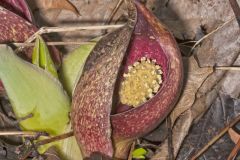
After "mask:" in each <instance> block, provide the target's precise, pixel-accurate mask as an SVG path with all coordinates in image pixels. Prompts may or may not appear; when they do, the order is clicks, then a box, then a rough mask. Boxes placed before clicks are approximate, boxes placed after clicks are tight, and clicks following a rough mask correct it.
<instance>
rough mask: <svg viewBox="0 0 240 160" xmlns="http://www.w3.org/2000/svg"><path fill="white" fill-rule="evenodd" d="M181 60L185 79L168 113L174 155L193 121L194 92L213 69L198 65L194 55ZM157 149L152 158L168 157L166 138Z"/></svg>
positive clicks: (153, 159) (155, 159)
mask: <svg viewBox="0 0 240 160" xmlns="http://www.w3.org/2000/svg"><path fill="white" fill-rule="evenodd" d="M183 62H184V63H183V64H184V71H185V73H184V75H185V76H184V77H187V79H185V81H184V86H183V88H184V89H183V93H182V95H181V97H180V99H179V102H178V103H177V105H176V107H175V108H174V110H173V111H172V113H171V114H170V117H171V121H172V125H173V133H172V137H173V147H174V149H173V150H174V157H176V156H177V153H178V150H179V148H180V146H181V144H182V141H183V139H184V138H185V136H186V135H187V133H188V128H189V127H190V126H191V124H192V122H193V119H194V116H193V114H192V111H191V107H192V105H193V104H194V102H195V99H196V92H197V91H198V89H199V87H201V85H202V84H203V82H204V81H205V79H206V78H207V77H208V76H209V75H210V74H211V73H213V71H214V70H213V68H212V67H206V68H201V67H199V65H198V63H197V61H196V59H195V58H194V56H191V57H189V58H184V59H183ZM177 119H178V120H177ZM176 120H177V121H176ZM175 121H176V122H175ZM158 150H159V151H158V152H157V153H156V154H155V155H154V156H153V157H152V160H157V159H158V158H159V157H161V158H162V159H168V142H167V140H165V141H164V142H163V144H162V145H161V146H160V147H159V149H158Z"/></svg>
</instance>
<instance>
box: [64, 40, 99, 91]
mask: <svg viewBox="0 0 240 160" xmlns="http://www.w3.org/2000/svg"><path fill="white" fill-rule="evenodd" d="M94 46H95V44H84V45H81V46H80V47H79V48H77V49H76V50H74V51H73V52H72V53H70V54H68V55H67V56H66V57H65V58H64V59H63V63H62V67H61V69H60V79H61V81H62V83H63V85H64V88H65V89H66V91H67V92H68V94H69V95H72V93H73V90H74V88H75V86H76V83H77V81H78V79H79V77H80V76H81V74H82V70H83V67H84V64H85V61H86V59H87V57H88V56H89V54H90V52H91V51H92V49H93V48H94Z"/></svg>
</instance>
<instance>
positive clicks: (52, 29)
mask: <svg viewBox="0 0 240 160" xmlns="http://www.w3.org/2000/svg"><path fill="white" fill-rule="evenodd" d="M123 25H124V24H118V25H103V26H79V27H42V28H40V29H39V30H38V31H37V32H35V33H34V34H33V35H32V36H31V37H29V38H28V39H27V40H26V41H25V42H26V43H30V42H32V41H33V40H34V39H36V36H37V35H41V34H45V33H56V32H57V33H60V32H75V31H80V30H102V29H110V28H119V27H122V26H123Z"/></svg>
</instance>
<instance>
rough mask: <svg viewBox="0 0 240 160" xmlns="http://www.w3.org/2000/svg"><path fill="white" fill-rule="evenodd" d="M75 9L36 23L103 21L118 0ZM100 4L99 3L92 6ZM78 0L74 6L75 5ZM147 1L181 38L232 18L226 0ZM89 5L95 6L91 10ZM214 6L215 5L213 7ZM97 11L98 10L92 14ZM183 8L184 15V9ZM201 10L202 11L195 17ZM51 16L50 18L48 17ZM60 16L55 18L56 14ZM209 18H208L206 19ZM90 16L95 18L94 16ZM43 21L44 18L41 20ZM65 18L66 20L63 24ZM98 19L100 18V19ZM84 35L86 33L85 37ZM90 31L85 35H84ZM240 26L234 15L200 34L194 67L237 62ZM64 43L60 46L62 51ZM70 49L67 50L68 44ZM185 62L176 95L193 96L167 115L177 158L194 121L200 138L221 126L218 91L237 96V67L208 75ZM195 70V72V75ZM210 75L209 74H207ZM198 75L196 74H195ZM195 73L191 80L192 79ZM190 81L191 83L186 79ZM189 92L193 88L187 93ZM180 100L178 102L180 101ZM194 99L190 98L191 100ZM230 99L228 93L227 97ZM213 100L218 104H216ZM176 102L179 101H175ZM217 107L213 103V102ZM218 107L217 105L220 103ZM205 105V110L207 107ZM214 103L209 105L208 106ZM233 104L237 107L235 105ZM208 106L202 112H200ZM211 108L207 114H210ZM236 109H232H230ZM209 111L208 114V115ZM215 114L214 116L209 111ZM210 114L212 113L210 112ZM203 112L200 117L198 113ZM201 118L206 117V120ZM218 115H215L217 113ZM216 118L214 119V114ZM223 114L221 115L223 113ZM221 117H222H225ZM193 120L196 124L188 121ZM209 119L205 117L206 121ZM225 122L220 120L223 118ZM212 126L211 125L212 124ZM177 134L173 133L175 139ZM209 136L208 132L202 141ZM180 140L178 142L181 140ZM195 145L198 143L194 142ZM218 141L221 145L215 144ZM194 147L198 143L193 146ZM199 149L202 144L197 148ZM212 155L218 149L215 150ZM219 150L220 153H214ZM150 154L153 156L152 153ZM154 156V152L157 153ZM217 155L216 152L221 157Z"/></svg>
mask: <svg viewBox="0 0 240 160" xmlns="http://www.w3.org/2000/svg"><path fill="white" fill-rule="evenodd" d="M72 3H73V4H75V6H77V8H79V10H80V12H81V14H82V17H80V18H77V17H74V16H72V13H69V12H65V11H59V10H58V11H49V12H42V13H41V14H42V15H41V16H45V15H44V14H46V15H49V14H50V16H47V17H45V18H47V19H48V22H47V21H45V20H44V21H41V20H37V21H38V23H39V22H40V24H41V23H42V24H50V25H53V26H54V25H56V26H58V25H66V26H68V25H81V24H80V23H81V22H84V24H91V23H89V22H87V20H91V18H89V17H90V16H89V17H88V16H87V15H88V14H89V15H94V16H93V17H97V18H96V21H98V20H103V21H106V17H108V15H110V11H108V9H109V10H111V9H112V8H113V7H111V6H114V4H116V3H117V1H116V0H115V1H112V2H108V1H102V2H99V1H94V0H90V1H89V4H88V3H87V2H86V1H81V2H77V1H72ZM96 3H97V4H99V5H96ZM107 3H109V4H108V5H107V7H106V8H107V10H104V9H103V6H104V5H106V4H107ZM76 4H77V5H76ZM147 6H148V7H149V8H151V9H153V10H154V13H155V14H156V15H157V16H158V18H159V19H160V20H162V21H163V22H164V23H165V24H166V25H167V26H168V27H169V28H170V29H171V31H172V32H173V34H174V35H175V37H176V38H178V39H180V40H185V41H186V40H194V41H197V40H199V39H200V38H202V37H203V36H204V35H206V34H208V33H210V32H211V31H213V30H214V29H216V28H217V27H218V26H219V25H221V24H222V23H224V22H226V21H228V20H229V19H231V18H232V17H233V12H232V10H231V8H230V5H229V3H228V1H223V0H217V1H212V0H210V1H200V2H199V1H196V2H190V1H188V2H182V1H174V0H170V1H169V2H168V1H167V0H149V1H147ZM92 8H94V9H92ZM212 8H214V9H212ZM96 13H97V14H96ZM186 13H187V14H186ZM200 15H201V16H200ZM35 17H36V16H35ZM49 17H50V20H49ZM56 17H57V19H59V20H55V18H56ZM66 17H68V18H69V17H71V18H72V19H74V20H77V22H75V23H72V22H71V23H66V21H65V19H67V18H66ZM205 17H210V18H205ZM93 19H94V18H93ZM43 22H45V23H43ZM50 22H54V23H55V24H51V23H50ZM64 23H66V24H64ZM101 23H103V22H100V23H99V24H101ZM100 34H101V32H99V31H97V32H95V33H90V32H89V31H86V32H81V33H80V35H79V36H75V34H72V33H67V34H64V35H59V36H58V38H59V37H60V38H61V39H62V40H63V41H65V40H73V39H74V40H76V39H81V40H89V39H91V38H92V37H95V36H96V35H100ZM85 35H86V36H85ZM89 35H90V36H89ZM239 37H240V36H239V28H238V25H237V22H236V21H235V20H234V21H233V22H231V23H229V24H228V25H226V26H225V27H224V28H222V29H220V30H219V31H217V32H216V33H214V34H213V35H211V36H210V37H208V38H207V39H205V40H204V41H203V42H202V43H201V44H200V45H199V46H198V47H197V48H196V49H195V50H194V52H193V54H194V55H195V56H196V60H197V62H198V67H209V66H210V67H211V66H232V65H234V66H238V65H239V63H240V61H239V58H238V55H239V50H240V48H239V44H240V38H239ZM65 48H67V50H71V49H72V47H65ZM65 48H64V50H65ZM69 48H70V49H69ZM185 62H187V63H185V65H186V66H187V68H188V69H187V71H186V73H187V76H185V78H186V81H185V87H186V89H187V88H189V87H188V86H192V87H190V89H189V91H188V90H187V91H185V90H184V91H183V95H182V98H181V99H184V97H185V98H187V97H188V96H190V97H193V98H189V99H187V100H186V101H184V102H185V103H186V104H185V103H183V106H184V107H178V108H177V107H176V110H174V111H173V113H172V114H171V118H172V121H173V122H174V121H176V122H175V123H173V146H174V148H177V150H176V151H175V153H174V155H175V156H176V155H177V153H178V150H179V149H180V148H181V149H180V152H179V155H178V159H182V158H183V156H186V152H184V151H185V150H187V149H185V148H186V146H187V147H188V145H189V144H191V145H192V143H194V142H195V141H194V140H196V139H192V140H191V138H189V137H191V133H192V134H194V126H195V125H197V124H198V123H197V122H198V121H199V125H200V123H201V122H202V121H204V124H205V126H204V127H202V128H201V129H202V132H200V133H199V134H198V135H197V136H200V137H204V136H205V134H206V133H208V131H207V128H208V127H209V126H211V125H212V126H213V127H216V129H215V130H214V131H209V136H210V135H213V134H214V133H216V132H217V130H219V129H220V128H222V127H223V125H220V126H219V124H220V123H219V122H218V121H217V120H216V119H217V118H220V120H222V119H221V118H222V117H221V116H219V115H222V114H224V115H225V116H226V115H228V114H226V113H221V112H220V111H218V110H221V108H223V107H222V104H221V105H220V103H219V101H220V98H219V92H223V93H224V94H225V95H224V100H222V101H228V100H226V99H227V98H226V97H229V96H231V97H238V96H239V92H240V91H239V87H238V86H239V72H235V71H228V72H225V71H214V73H212V74H211V72H210V70H209V68H208V69H206V68H202V69H201V68H199V70H202V74H203V75H204V76H206V77H207V78H206V79H205V78H204V77H201V74H200V75H197V73H196V72H195V73H194V72H193V75H192V72H188V71H190V70H191V68H190V67H189V66H188V62H193V63H196V61H195V59H194V58H193V57H191V58H189V59H188V60H186V61H185ZM194 74H195V75H194ZM208 74H209V75H208ZM188 77H192V79H193V80H192V81H190V80H188V79H187V78H188ZM196 77H197V78H196ZM195 78H196V79H195ZM195 80H199V83H200V84H199V83H196V81H195ZM189 83H190V84H189ZM191 91H192V92H193V93H191ZM181 99H180V101H179V102H181ZM194 99H195V100H194ZM230 99H231V98H230ZM217 102H218V103H217ZM179 105H180V104H179ZM217 106H218V107H217ZM219 106H221V107H219ZM233 106H235V105H234V104H233V105H232V106H229V107H228V109H226V111H227V110H229V112H232V107H233ZM209 107H210V109H208V108H209ZM214 107H215V108H220V109H217V113H214V111H215V110H214V109H215V108H214ZM212 108H213V109H212ZM234 108H237V106H235V107H234ZM206 111H207V113H206V114H204V113H205V112H206ZM209 112H211V113H209ZM234 113H235V111H234ZM208 114H210V115H208ZM215 114H216V116H214V115H215ZM211 116H213V117H211ZM201 117H202V118H201ZM206 117H208V118H207V120H206ZM209 117H211V118H210V119H212V120H214V121H213V122H212V123H213V124H211V125H209V126H208V125H207V124H208V123H206V122H208V121H209ZM216 117H217V118H216ZM215 118H216V119H215ZM225 118H226V117H225ZM225 121H226V119H225V120H224V122H225ZM193 122H195V123H196V124H195V123H193ZM209 122H210V121H209ZM223 124H224V123H223ZM192 125H193V130H189V129H190V126H192ZM215 125H216V126H215ZM195 128H196V131H198V130H197V129H198V127H195ZM185 136H187V138H186V140H184V138H185ZM174 137H178V139H177V140H174ZM175 139H176V138H175ZM209 139H210V138H209V137H207V140H205V142H207V141H208V140H209ZM225 142H226V145H227V146H228V147H229V148H232V146H233V144H232V143H231V141H230V140H229V138H228V137H227V136H225V137H224V139H223V142H221V145H222V144H225ZM181 144H182V145H181ZM194 145H198V144H197V143H196V144H195V143H194ZM221 145H217V144H216V146H215V147H217V148H213V149H211V150H213V152H211V150H209V152H210V153H207V156H209V157H211V156H212V157H213V155H214V154H213V155H212V153H214V152H215V151H216V150H217V151H218V153H221V152H219V150H221V149H225V148H224V147H226V146H225V145H224V146H222V147H221ZM219 146H220V149H219V148H218V147H219ZM198 147H199V146H198ZM199 148H201V147H199ZM159 150H161V151H160V152H158V153H157V154H156V155H155V157H157V155H159V153H162V151H165V154H163V155H165V156H166V157H167V156H168V153H167V145H166V141H165V142H163V145H162V146H161V147H160V148H159ZM215 155H217V154H215ZM218 155H220V154H218ZM221 156H222V157H224V156H225V157H226V156H227V154H226V155H221ZM153 157H154V156H153ZM166 157H162V158H163V159H166ZM158 158H159V157H158ZM220 158H221V157H220Z"/></svg>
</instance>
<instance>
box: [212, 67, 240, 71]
mask: <svg viewBox="0 0 240 160" xmlns="http://www.w3.org/2000/svg"><path fill="white" fill-rule="evenodd" d="M214 69H216V70H229V71H240V67H225V66H224V67H220V66H217V67H214Z"/></svg>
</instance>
